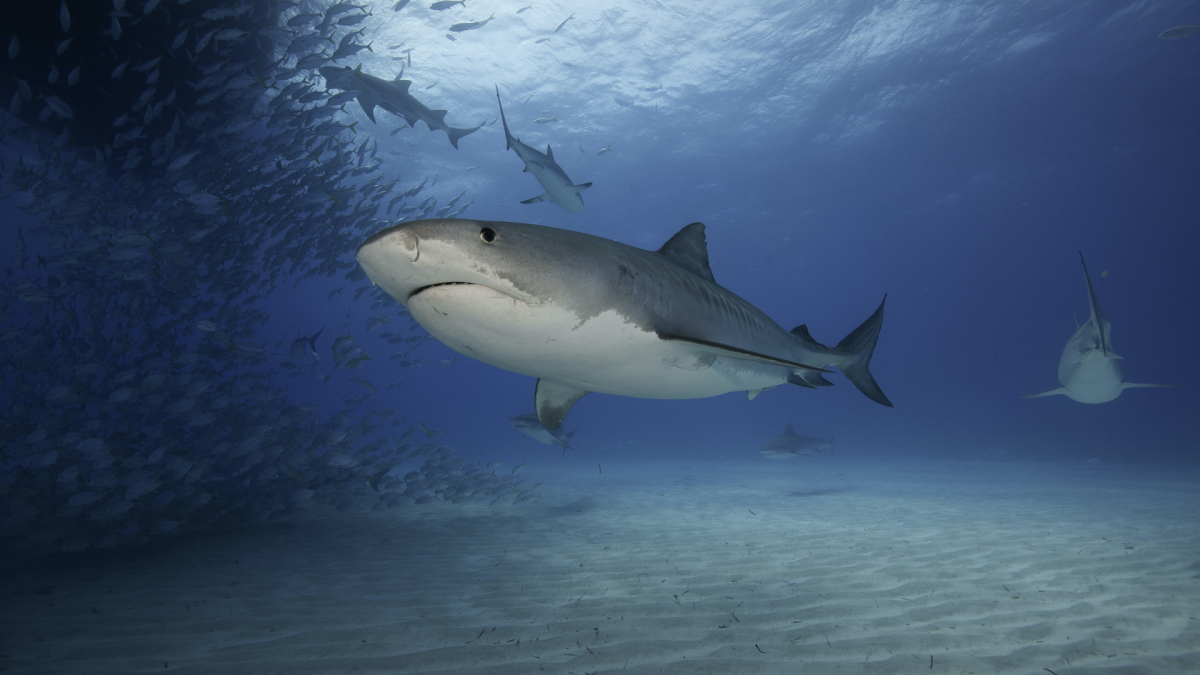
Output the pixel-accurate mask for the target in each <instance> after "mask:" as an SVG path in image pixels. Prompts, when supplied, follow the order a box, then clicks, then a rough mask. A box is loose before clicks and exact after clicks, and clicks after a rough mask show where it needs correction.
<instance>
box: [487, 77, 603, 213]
mask: <svg viewBox="0 0 1200 675" xmlns="http://www.w3.org/2000/svg"><path fill="white" fill-rule="evenodd" d="M496 103H499V104H500V121H501V122H502V123H503V124H504V141H505V143H506V149H508V150H512V151H513V152H515V153H517V157H520V158H521V161H522V162H525V171H528V172H530V173H532V174H533V177H534V178H536V179H537V181H538V182H539V183H541V184H542V187H543V188H545V190H546V192H545V193H543V194H541V195H538V196H537V197H533V198H531V199H526V200H524V201H522V202H521V203H522V204H535V203H537V202H554V203H555V204H558V205H559V206H561V207H563V208H564V209H566V210H567V211H570V212H571V213H579V212H580V211H582V210H583V197H581V196H580V195H579V193H580V192H582V191H583V190H586V189H587V188H590V187H591V186H592V184H591V183H590V182H588V183H581V184H580V185H575V184H573V183H571V179H570V178H569V177H568V176H567V172H566V171H563V169H562V167H561V166H559V165H558V162H555V161H554V151H553V150H551V149H550V145H549V144H547V145H546V154H544V155H543V154H542V153H541V152H538V151H537V150H536V149H534V148H532V147H530V146H528V145H525V144H524V143H522V142H521V139H519V138H517V137H515V136H513V135H512V132H510V131H509V130H508V120H507V119H505V117H504V104H503V103H501V102H500V87H498V86H497V87H496Z"/></svg>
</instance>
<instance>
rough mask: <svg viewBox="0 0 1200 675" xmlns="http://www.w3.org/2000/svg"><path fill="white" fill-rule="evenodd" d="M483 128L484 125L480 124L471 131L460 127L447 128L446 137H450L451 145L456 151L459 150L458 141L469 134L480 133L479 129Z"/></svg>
mask: <svg viewBox="0 0 1200 675" xmlns="http://www.w3.org/2000/svg"><path fill="white" fill-rule="evenodd" d="M481 126H483V124H479V125H477V126H474V127H471V128H470V129H461V128H459V127H446V135H447V136H449V137H450V145H453V146H454V149H455V150H457V149H458V139H460V138H462V137H463V136H466V135H467V134H469V133H472V132H474V131H478V130H479V127H481Z"/></svg>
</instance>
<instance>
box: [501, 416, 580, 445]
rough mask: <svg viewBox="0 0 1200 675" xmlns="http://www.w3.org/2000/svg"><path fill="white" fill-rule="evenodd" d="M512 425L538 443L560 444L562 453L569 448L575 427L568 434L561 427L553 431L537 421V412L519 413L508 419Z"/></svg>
mask: <svg viewBox="0 0 1200 675" xmlns="http://www.w3.org/2000/svg"><path fill="white" fill-rule="evenodd" d="M509 422H512V425H513V426H514V427H516V428H517V431H519V432H521V433H523V434H525V435H526V436H528V437H530V438H532V439H533V440H535V441H537V442H539V443H545V444H546V445H561V446H562V449H563V454H566V452H567V450H570V449H571V437H572V436H574V435H575V431H579V430H578V429H576V430H575V431H572V432H571V433H569V434H565V433H563V432H562V430H561V429H555V430H553V431H551V430H549V429H547V428H546V427H544V426H542V423H541V422H539V421H538V416H537V413H529V414H528V415H519V416H517V417H514V418H512V419H510V420H509Z"/></svg>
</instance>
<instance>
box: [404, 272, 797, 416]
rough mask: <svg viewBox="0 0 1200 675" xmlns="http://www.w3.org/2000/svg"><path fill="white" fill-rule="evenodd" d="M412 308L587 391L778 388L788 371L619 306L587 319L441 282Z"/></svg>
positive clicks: (431, 325) (684, 393) (438, 329)
mask: <svg viewBox="0 0 1200 675" xmlns="http://www.w3.org/2000/svg"><path fill="white" fill-rule="evenodd" d="M408 309H409V311H410V312H411V313H412V316H413V318H414V319H416V320H417V322H419V323H420V324H421V325H422V326H424V327H425V329H426V330H428V331H429V332H430V334H432V335H433V336H434V337H436V338H437V339H438V340H440V341H441V342H442V343H444V344H445V345H446V346H448V347H450V348H451V349H453V350H455V351H457V352H459V353H460V354H464V355H466V356H470V357H472V358H474V359H477V360H479V361H483V362H484V363H488V364H491V365H493V366H496V367H498V368H503V369H505V370H508V371H512V372H514V373H520V374H522V375H529V376H531V377H537V378H542V379H546V380H550V381H554V382H559V383H563V384H569V385H572V386H575V387H578V388H580V389H583V390H585V391H592V392H600V393H605V394H617V395H620V396H633V397H637V398H659V399H683V398H705V397H708V396H717V395H719V394H724V393H727V392H731V391H747V390H758V389H764V388H767V387H773V386H777V385H779V384H783V383H784V382H786V381H787V377H788V374H789V373H788V370H787V369H786V368H783V367H779V366H773V365H766V364H760V363H757V362H754V361H748V360H743V359H736V358H730V357H727V356H718V355H716V354H714V353H712V352H706V351H705V350H704V348H703V346H700V345H696V344H693V343H688V342H681V341H669V340H662V339H660V338H659V337H658V336H657V335H656V334H655V333H654V332H652V331H647V330H644V329H642V328H641V327H640V326H637V325H636V324H634V323H631V322H629V321H628V320H626V319H625V318H624V317H623V316H622V315H621V314H619V313H618V312H616V311H614V310H606V311H604V312H601V313H600V314H599V315H597V316H594V317H590V318H588V319H586V320H581V319H580V318H579V317H578V316H577V315H576V314H575V313H573V312H570V311H567V310H564V309H562V308H561V307H558V306H556V305H555V304H554V303H553V302H545V303H542V304H527V303H525V302H523V301H522V300H519V299H517V298H514V297H512V296H509V295H505V294H503V293H500V292H498V291H495V290H493V289H490V288H488V287H486V286H481V285H475V284H454V285H446V286H436V287H433V288H430V289H427V290H424V291H422V292H420V293H418V294H416V295H414V296H413V297H411V298H409V300H408Z"/></svg>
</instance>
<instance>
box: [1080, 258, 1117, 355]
mask: <svg viewBox="0 0 1200 675" xmlns="http://www.w3.org/2000/svg"><path fill="white" fill-rule="evenodd" d="M1079 262H1081V263H1083V278H1084V279H1086V280H1087V287H1088V306H1089V307H1090V309H1091V314H1092V316H1091V321H1092V325H1094V326H1095V327H1096V332H1098V333H1099V334H1100V351H1102V352H1103V353H1104V355H1105V356H1108V355H1110V353H1111V351H1112V350H1110V349H1109V346H1108V319H1105V318H1104V313H1103V312H1101V311H1100V303H1099V302H1097V301H1096V289H1095V288H1094V287H1093V286H1092V275H1090V274H1088V268H1087V261H1086V260H1084V259H1083V251H1080V252H1079ZM1075 323H1079V319H1076V320H1075Z"/></svg>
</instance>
